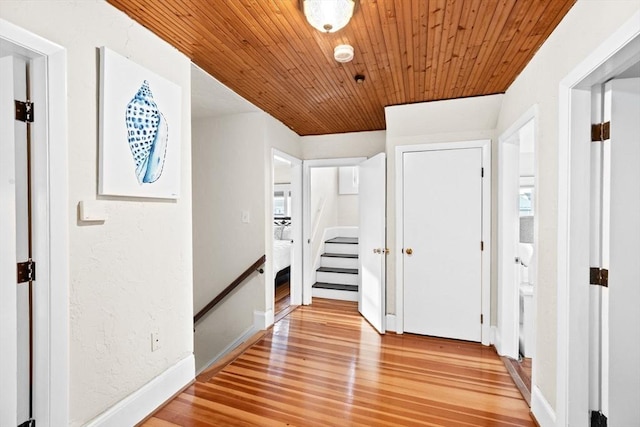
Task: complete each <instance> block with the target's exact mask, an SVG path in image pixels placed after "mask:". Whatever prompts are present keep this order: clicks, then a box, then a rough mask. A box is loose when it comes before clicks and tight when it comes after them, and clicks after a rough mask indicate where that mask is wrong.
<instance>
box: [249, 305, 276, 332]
mask: <svg viewBox="0 0 640 427" xmlns="http://www.w3.org/2000/svg"><path fill="white" fill-rule="evenodd" d="M273 319H274V314H273V310H271V309H270V310H267V311H259V310H254V311H253V328H254V329H255V332H257V331H264V330H266V329H268V328H269V327H270V326H271V325H273ZM255 332H254V333H255Z"/></svg>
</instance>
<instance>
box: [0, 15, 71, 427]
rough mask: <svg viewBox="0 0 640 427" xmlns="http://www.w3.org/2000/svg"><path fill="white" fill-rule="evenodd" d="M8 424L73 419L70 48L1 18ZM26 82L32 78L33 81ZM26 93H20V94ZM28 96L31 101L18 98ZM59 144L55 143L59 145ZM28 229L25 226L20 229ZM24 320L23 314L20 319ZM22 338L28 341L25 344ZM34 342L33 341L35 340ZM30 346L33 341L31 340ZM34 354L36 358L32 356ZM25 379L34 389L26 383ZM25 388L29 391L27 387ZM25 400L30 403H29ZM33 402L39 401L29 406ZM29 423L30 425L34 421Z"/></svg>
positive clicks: (4, 417)
mask: <svg viewBox="0 0 640 427" xmlns="http://www.w3.org/2000/svg"><path fill="white" fill-rule="evenodd" d="M0 57H1V59H0V61H1V62H2V63H3V66H6V67H7V68H5V69H3V72H2V73H0V85H1V90H0V98H1V100H0V102H1V103H2V108H0V112H1V113H2V114H1V115H0V121H2V124H1V125H0V175H1V177H0V197H1V198H2V203H0V313H2V321H0V395H1V396H2V399H0V425H3V426H4V425H8V426H12V425H13V426H15V425H19V424H22V423H25V422H26V423H33V421H34V420H37V423H38V425H39V426H54V425H67V424H68V418H69V417H68V377H69V375H68V351H69V350H68V342H69V338H68V337H69V331H68V321H69V317H68V304H69V298H68V289H67V287H68V283H69V281H68V256H69V255H68V222H69V216H68V193H67V192H68V183H67V170H68V167H67V162H68V160H67V137H66V123H67V108H66V98H67V92H66V83H65V82H66V51H65V50H64V49H63V48H61V47H60V46H58V45H55V44H53V43H51V42H49V41H47V40H45V39H43V38H41V37H39V36H37V35H35V34H32V33H30V32H28V31H25V30H24V29H22V28H20V27H18V26H15V25H13V24H11V23H9V22H7V21H4V20H2V19H0ZM14 62H23V63H24V64H25V65H26V67H28V69H29V74H30V78H29V86H30V99H29V100H28V101H31V102H32V103H33V111H34V114H33V122H32V124H31V125H30V126H31V130H30V132H31V139H32V152H31V161H30V162H29V163H27V158H26V157H24V156H23V157H20V156H17V155H16V154H17V153H18V152H21V151H22V152H24V151H23V150H22V149H23V148H24V147H19V145H20V144H25V141H21V140H17V139H16V138H15V136H16V135H14V129H15V127H14V126H15V119H16V116H15V108H14V100H15V98H14V96H13V95H14V94H13V92H14V91H13V89H14V80H13V72H9V70H14V67H13V63H14ZM25 83H26V82H25ZM16 96H17V97H19V96H20V95H19V94H16ZM17 100H18V101H27V100H26V99H17ZM53 147H55V149H54V148H53ZM27 165H30V169H31V172H30V176H31V181H32V191H31V197H28V196H27V195H26V194H24V192H23V191H21V190H20V189H19V185H18V183H19V182H23V183H24V182H25V177H26V176H27V175H28V173H27ZM29 199H30V203H31V205H32V209H31V210H32V219H31V222H32V251H31V257H32V259H33V261H34V262H35V263H36V269H35V270H36V275H35V277H33V276H32V277H31V279H32V282H33V284H34V286H33V287H32V295H31V296H32V299H33V321H32V329H33V335H32V339H33V362H32V365H31V367H27V369H28V371H31V372H32V379H33V380H32V384H33V387H32V389H31V392H30V393H29V391H28V379H27V378H26V377H27V375H25V373H24V372H25V368H24V367H21V368H20V372H21V373H20V374H18V375H16V372H18V368H19V366H21V365H20V363H22V360H23V358H24V357H25V354H23V353H24V348H25V345H24V339H22V340H20V341H19V339H18V337H19V336H24V334H23V332H21V331H19V326H18V322H19V321H22V319H23V317H24V313H20V312H19V311H18V309H19V303H18V301H19V299H20V295H19V293H23V292H22V289H21V290H20V292H19V291H18V284H17V283H16V264H17V263H19V262H23V261H25V260H24V259H21V258H19V255H21V254H20V252H21V249H20V248H19V247H18V239H21V235H22V234H24V233H23V232H22V231H21V232H19V233H16V230H17V228H18V221H22V218H21V217H23V215H22V214H21V212H20V211H21V210H22V209H20V208H19V206H26V205H28V202H29ZM20 228H21V229H22V230H24V227H20ZM18 319H20V320H18ZM18 343H20V345H19V344H18ZM27 344H28V342H27ZM27 347H28V346H27ZM27 360H28V356H27ZM25 381H26V382H27V388H25V387H24V384H25ZM25 390H27V391H26V392H25ZM28 394H31V399H29V396H28ZM25 399H26V400H27V402H26V403H25ZM28 400H31V402H32V404H31V410H29V408H28V407H29V406H30V405H29V403H28ZM27 425H29V424H27Z"/></svg>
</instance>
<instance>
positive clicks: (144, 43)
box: [0, 0, 193, 426]
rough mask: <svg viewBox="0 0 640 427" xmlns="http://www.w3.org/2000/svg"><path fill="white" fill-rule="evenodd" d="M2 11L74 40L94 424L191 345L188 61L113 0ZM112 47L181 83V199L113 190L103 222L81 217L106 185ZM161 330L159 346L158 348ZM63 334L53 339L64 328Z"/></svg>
mask: <svg viewBox="0 0 640 427" xmlns="http://www.w3.org/2000/svg"><path fill="white" fill-rule="evenodd" d="M0 17H1V18H3V19H6V20H8V21H10V22H13V23H15V24H17V25H19V26H21V27H23V28H25V29H27V30H29V31H32V32H34V33H36V34H38V35H40V36H42V37H44V38H46V39H49V40H51V41H53V42H55V43H58V44H60V45H61V46H63V47H65V48H66V49H67V58H68V62H67V70H68V78H67V85H68V111H69V123H68V129H69V134H68V142H69V204H70V212H72V213H73V216H72V217H70V218H69V222H70V227H69V234H70V235H69V242H70V243H69V255H70V283H69V293H70V319H69V326H70V332H71V337H70V348H69V352H70V361H69V366H70V403H69V406H70V419H71V424H72V425H74V426H77V425H82V424H85V423H86V422H87V421H89V420H91V419H92V418H94V417H95V416H97V415H99V414H100V413H102V412H103V411H105V410H106V409H108V408H109V407H111V406H113V405H114V404H116V403H117V402H118V401H120V400H122V399H123V398H125V397H127V396H128V395H129V394H131V393H132V392H134V391H136V390H138V389H139V388H140V387H141V386H143V385H144V384H146V383H147V382H149V381H150V380H152V379H153V378H154V377H156V376H158V375H160V374H162V373H163V372H164V371H165V370H166V369H167V368H169V367H171V366H172V365H174V364H175V363H176V362H178V361H180V360H182V359H184V358H185V357H187V356H189V355H190V354H191V352H192V350H193V344H192V332H191V318H192V302H191V301H192V297H191V292H192V277H191V275H192V267H191V152H190V143H191V129H190V126H189V123H190V115H191V108H190V75H189V73H190V65H189V64H190V63H189V60H188V59H187V58H186V57H185V56H184V55H182V54H181V53H179V52H178V51H177V50H176V49H174V48H173V47H171V46H169V45H168V44H167V43H165V42H163V41H161V40H160V39H159V38H158V37H156V36H155V35H153V34H152V33H150V32H149V31H148V30H146V29H145V28H143V27H142V26H140V25H138V24H136V23H135V22H133V21H132V20H131V19H129V18H128V17H127V16H126V15H124V14H123V13H121V12H119V11H118V10H116V9H115V8H114V7H112V6H110V5H109V4H107V3H106V2H104V1H80V2H78V1H6V0H3V1H2V4H1V5H0ZM102 45H105V46H107V47H109V48H111V49H113V50H114V51H116V52H118V53H119V54H121V55H124V56H126V57H128V58H129V59H131V60H133V61H134V62H136V63H138V64H140V65H142V66H144V67H147V68H148V69H150V70H151V71H153V72H155V73H157V74H159V75H161V76H163V77H165V78H167V79H168V80H171V81H173V82H175V83H176V84H178V85H179V86H181V87H182V135H181V137H182V140H181V168H182V170H181V189H180V195H181V196H180V199H179V200H177V201H163V200H150V199H147V200H145V199H131V198H128V199H124V198H116V197H111V198H108V199H105V204H106V210H107V213H108V215H109V219H108V220H107V221H106V222H105V223H104V224H102V225H85V224H79V223H78V222H77V216H76V206H77V204H78V202H79V201H80V200H95V199H96V192H97V176H98V173H97V151H98V150H97V147H98V143H97V135H98V124H97V117H98V113H97V106H98V99H97V87H98V51H97V48H98V47H99V46H102ZM152 331H158V332H159V334H160V340H161V349H159V350H158V351H156V352H151V338H150V334H151V332H152ZM54 338H55V337H54Z"/></svg>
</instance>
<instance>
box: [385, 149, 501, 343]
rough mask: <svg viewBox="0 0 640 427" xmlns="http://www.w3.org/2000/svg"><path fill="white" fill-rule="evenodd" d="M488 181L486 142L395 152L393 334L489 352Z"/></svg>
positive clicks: (489, 240)
mask: <svg viewBox="0 0 640 427" xmlns="http://www.w3.org/2000/svg"><path fill="white" fill-rule="evenodd" d="M490 176H491V141H489V140H478V141H460V142H446V143H431V144H420V145H407V146H399V147H396V183H397V188H396V230H397V235H396V241H397V244H396V247H397V248H398V250H397V251H396V332H397V333H403V332H412V333H419V334H425V335H435V336H440V337H444V338H455V339H463V340H468V341H476V342H482V344H484V345H489V343H490V335H491V327H490V319H489V315H490V312H491V305H490V277H489V266H490V255H489V254H490V253H491V233H490V230H491V226H490V221H491V203H490V200H491V180H490V179H489V177H490ZM436 201H437V202H436ZM445 284H446V286H445ZM427 305H428V307H429V308H428V309H427V308H426V307H427ZM452 312H455V313H456V316H454V317H452V316H451V315H450V314H451V313H452Z"/></svg>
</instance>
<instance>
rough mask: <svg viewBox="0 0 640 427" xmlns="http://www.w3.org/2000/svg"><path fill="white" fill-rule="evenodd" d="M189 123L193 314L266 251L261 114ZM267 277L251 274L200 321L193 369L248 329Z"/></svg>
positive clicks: (198, 367)
mask: <svg viewBox="0 0 640 427" xmlns="http://www.w3.org/2000/svg"><path fill="white" fill-rule="evenodd" d="M192 125H193V230H194V233H193V266H194V285H193V307H194V312H197V311H198V310H200V309H201V308H202V307H204V306H205V305H206V304H207V303H208V302H209V301H210V300H211V299H213V298H214V297H215V296H216V295H218V294H219V293H220V292H221V291H222V290H223V289H224V288H225V287H226V286H227V285H229V283H231V282H232V281H233V280H234V279H235V278H236V277H238V276H239V275H240V274H241V273H242V272H243V271H244V270H245V269H246V268H247V267H248V266H249V265H251V264H253V262H254V261H256V260H257V259H258V258H259V257H260V256H262V255H263V254H264V253H265V241H264V238H262V236H264V234H265V230H264V227H265V224H264V219H263V218H264V211H265V197H264V194H263V188H264V186H263V180H264V168H265V164H264V156H263V150H264V113H244V114H237V115H232V116H224V117H219V118H206V119H197V120H194V121H193V123H192ZM243 210H245V211H248V212H249V218H250V222H249V223H248V224H247V223H243V222H242V211H243ZM264 277H265V276H264V275H260V274H258V273H255V274H254V275H253V276H251V277H250V278H249V279H248V280H247V281H246V282H245V284H243V285H242V286H241V287H240V288H238V289H237V290H236V291H235V292H234V294H232V295H230V296H229V297H227V299H226V301H225V302H224V304H221V305H220V306H219V308H217V309H215V310H214V311H212V312H210V314H209V315H208V316H207V317H206V318H204V319H203V320H201V321H200V322H199V323H198V325H197V326H196V333H195V356H196V369H197V370H199V369H200V368H202V367H203V366H206V365H207V364H208V363H209V362H210V361H211V359H213V358H214V357H215V356H217V355H218V354H219V353H220V352H221V351H222V350H223V349H224V348H225V347H226V346H227V345H229V344H230V343H231V342H233V341H234V340H235V339H236V338H238V337H239V336H242V335H243V334H244V333H245V332H246V331H247V330H248V329H250V328H251V327H252V326H253V311H254V310H264V304H263V300H264V283H265V282H264Z"/></svg>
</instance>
